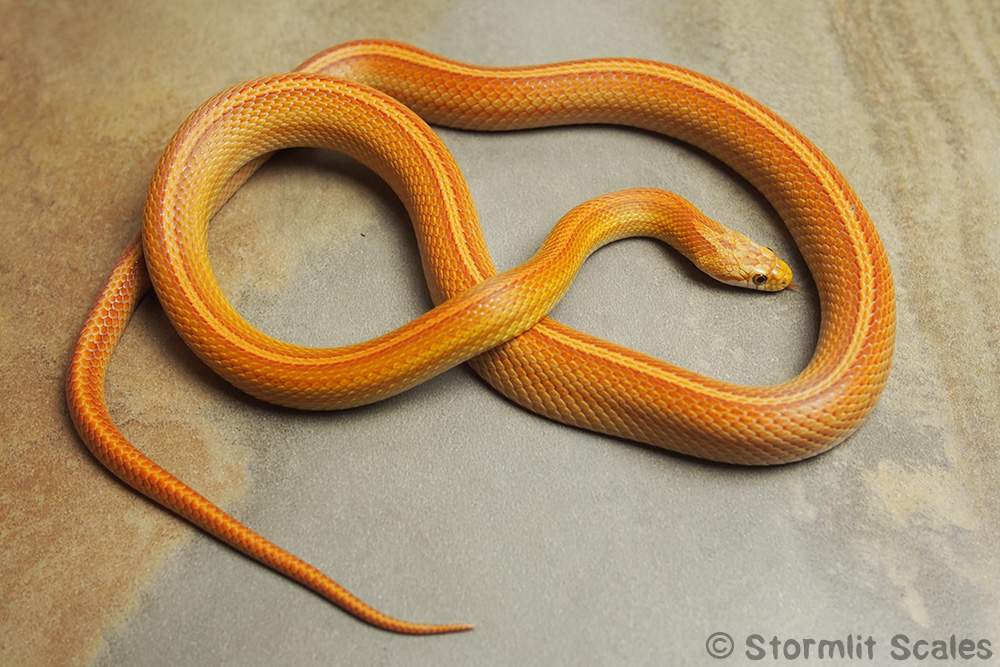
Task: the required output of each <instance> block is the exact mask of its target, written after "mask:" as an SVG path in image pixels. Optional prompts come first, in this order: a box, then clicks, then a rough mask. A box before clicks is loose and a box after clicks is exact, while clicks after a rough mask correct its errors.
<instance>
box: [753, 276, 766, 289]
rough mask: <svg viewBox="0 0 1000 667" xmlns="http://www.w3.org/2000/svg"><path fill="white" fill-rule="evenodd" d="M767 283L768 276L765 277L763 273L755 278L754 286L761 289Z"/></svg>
mask: <svg viewBox="0 0 1000 667" xmlns="http://www.w3.org/2000/svg"><path fill="white" fill-rule="evenodd" d="M766 282H767V276H765V275H764V274H763V273H758V274H757V275H755V276H754V277H753V284H754V285H757V286H758V287H760V286H761V285H763V284H764V283H766Z"/></svg>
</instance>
